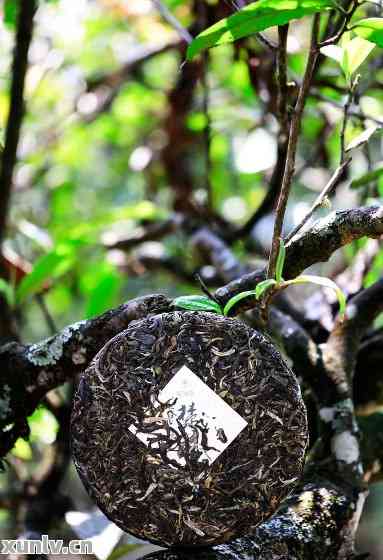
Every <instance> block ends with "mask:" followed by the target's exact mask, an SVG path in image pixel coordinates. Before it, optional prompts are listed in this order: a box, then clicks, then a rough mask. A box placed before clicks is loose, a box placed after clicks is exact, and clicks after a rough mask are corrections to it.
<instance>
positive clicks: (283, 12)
mask: <svg viewBox="0 0 383 560" xmlns="http://www.w3.org/2000/svg"><path fill="white" fill-rule="evenodd" d="M330 8H334V2H333V0H259V1H258V2H253V3H252V4H249V5H248V6H246V7H245V8H243V9H242V10H239V11H238V12H236V13H235V14H233V15H231V16H229V17H227V18H225V19H222V20H220V21H218V22H217V23H215V24H214V25H212V26H211V27H208V28H207V29H205V30H204V31H202V33H200V34H199V35H197V37H196V38H195V39H194V41H192V43H191V44H190V45H189V47H188V50H187V58H188V60H191V59H192V58H193V57H194V56H195V55H196V54H198V53H200V52H201V51H203V50H205V49H209V48H210V47H215V46H216V45H221V44H223V43H232V42H233V41H235V40H236V39H241V38H243V37H247V36H249V35H252V34H253V33H257V32H259V31H263V30H264V29H268V28H269V27H274V26H275V25H284V24H286V23H288V22H289V21H291V20H293V19H299V18H302V17H304V16H307V15H310V14H313V13H315V12H320V11H322V10H327V9H330Z"/></svg>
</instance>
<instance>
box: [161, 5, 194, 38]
mask: <svg viewBox="0 0 383 560" xmlns="http://www.w3.org/2000/svg"><path fill="white" fill-rule="evenodd" d="M152 2H153V4H154V5H155V7H156V8H157V10H158V11H159V13H160V14H161V16H162V17H163V18H164V20H165V21H167V22H168V24H169V25H171V27H173V29H175V30H176V31H177V33H178V34H179V35H180V37H182V39H184V41H186V42H187V43H189V44H190V43H191V42H192V41H193V37H192V36H191V35H190V33H189V31H188V30H187V29H186V27H184V26H183V25H182V23H181V22H180V21H179V20H178V19H177V18H176V17H175V15H173V14H172V13H171V12H170V10H169V9H168V8H167V6H165V4H163V3H162V2H161V0H152Z"/></svg>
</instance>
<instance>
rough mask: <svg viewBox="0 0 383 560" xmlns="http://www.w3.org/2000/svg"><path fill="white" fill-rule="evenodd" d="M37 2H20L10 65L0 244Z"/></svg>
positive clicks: (1, 172)
mask: <svg viewBox="0 0 383 560" xmlns="http://www.w3.org/2000/svg"><path fill="white" fill-rule="evenodd" d="M36 6H37V2H36V0H28V1H27V2H20V9H19V15H18V22H17V33H16V45H15V50H14V55H13V64H12V82H11V92H10V107H9V114H8V119H7V126H6V131H5V144H4V151H3V155H2V158H1V170H0V246H1V245H2V242H3V240H4V237H5V230H6V227H7V217H8V210H9V201H10V198H11V191H12V178H13V171H14V167H15V164H16V156H17V146H18V143H19V137H20V130H21V123H22V120H23V116H24V82H25V75H26V72H27V66H28V51H29V45H30V42H31V40H32V30H33V17H34V15H35V11H36Z"/></svg>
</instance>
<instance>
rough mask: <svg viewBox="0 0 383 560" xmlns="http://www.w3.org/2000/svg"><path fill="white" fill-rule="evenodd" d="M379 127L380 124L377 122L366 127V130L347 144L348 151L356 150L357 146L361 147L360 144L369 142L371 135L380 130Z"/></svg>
mask: <svg viewBox="0 0 383 560" xmlns="http://www.w3.org/2000/svg"><path fill="white" fill-rule="evenodd" d="M378 128H379V126H378V125H377V124H373V125H371V126H369V127H368V128H366V130H364V131H363V132H362V133H361V134H358V136H357V137H356V138H354V139H353V140H352V141H351V142H350V143H349V144H348V145H347V146H346V152H349V151H350V150H355V148H359V147H360V146H362V145H363V144H365V143H366V142H368V141H369V139H370V138H371V136H372V135H373V134H374V133H375V132H376V131H377V130H378Z"/></svg>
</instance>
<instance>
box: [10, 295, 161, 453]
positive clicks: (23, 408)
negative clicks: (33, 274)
mask: <svg viewBox="0 0 383 560" xmlns="http://www.w3.org/2000/svg"><path fill="white" fill-rule="evenodd" d="M170 309H171V302H170V300H168V299H167V298H166V297H164V296H161V295H153V296H147V297H142V298H137V299H134V300H131V301H130V302H128V303H126V304H124V305H121V306H120V307H118V308H117V309H113V310H111V311H108V312H106V313H104V314H103V315H101V316H100V317H96V318H95V319H91V320H89V321H80V322H79V323H76V324H74V325H71V326H69V327H67V328H65V329H64V330H63V331H61V332H60V333H59V334H57V335H56V336H53V337H51V338H49V339H47V340H46V341H43V342H40V343H38V344H33V345H30V346H25V345H22V344H18V343H9V344H6V345H4V346H3V347H1V349H0V386H1V387H2V395H1V398H0V430H1V438H0V456H4V455H5V454H6V453H7V452H8V451H9V449H11V448H12V447H13V445H14V442H15V440H16V439H17V437H19V436H20V435H21V436H25V435H27V434H28V429H27V426H26V420H25V419H26V417H27V416H29V415H30V414H31V413H32V412H33V411H34V410H35V408H36V407H37V405H38V404H39V402H40V401H41V399H42V398H43V396H44V395H45V394H46V393H47V392H48V391H50V390H51V389H54V388H55V387H58V386H59V385H61V384H62V383H64V382H65V381H67V380H68V379H73V378H74V376H75V375H76V374H77V373H79V372H80V371H82V370H83V369H84V368H85V367H87V365H88V364H89V362H90V361H91V360H92V359H93V357H94V356H95V355H96V353H97V352H98V351H99V350H100V349H101V348H102V347H103V346H104V344H105V343H106V342H107V341H108V340H110V339H111V338H112V337H113V336H115V335H116V334H117V333H119V332H121V331H122V330H124V329H125V328H126V327H127V326H128V324H129V323H130V322H131V321H134V320H136V319H140V318H142V317H146V316H147V315H149V314H151V313H161V312H164V311H169V310H170ZM15 372H18V374H17V375H15Z"/></svg>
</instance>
